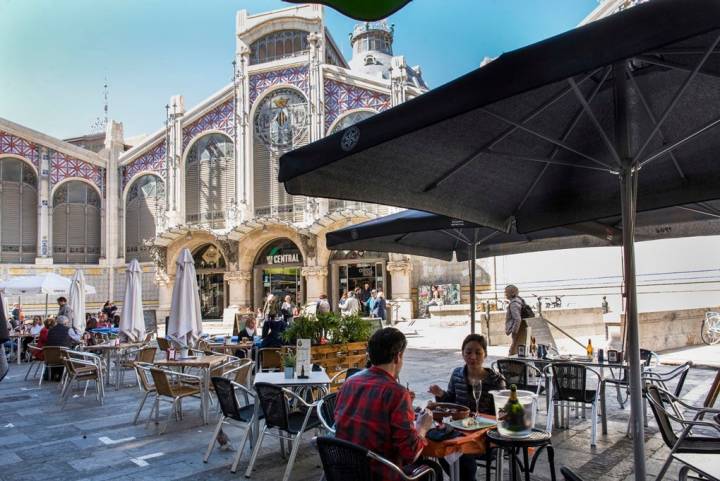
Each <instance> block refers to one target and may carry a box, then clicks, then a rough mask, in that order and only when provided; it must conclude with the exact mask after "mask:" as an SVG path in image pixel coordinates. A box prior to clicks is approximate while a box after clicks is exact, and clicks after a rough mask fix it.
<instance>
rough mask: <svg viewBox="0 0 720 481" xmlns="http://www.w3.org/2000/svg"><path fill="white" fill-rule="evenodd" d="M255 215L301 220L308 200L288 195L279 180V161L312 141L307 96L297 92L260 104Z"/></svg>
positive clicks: (277, 92) (255, 147) (282, 92)
mask: <svg viewBox="0 0 720 481" xmlns="http://www.w3.org/2000/svg"><path fill="white" fill-rule="evenodd" d="M253 127H254V131H255V142H253V177H254V179H253V182H254V196H253V198H254V201H255V215H257V216H265V217H267V216H272V217H278V218H280V219H282V220H286V221H291V222H293V221H301V220H303V215H304V205H305V204H304V200H303V199H302V198H299V197H294V196H291V195H290V194H288V193H287V192H285V188H284V187H283V186H282V184H280V183H278V181H277V174H278V159H279V158H280V156H281V155H282V154H283V153H285V152H287V151H289V150H292V149H294V148H296V147H299V146H301V145H303V144H306V143H307V141H308V138H309V128H308V108H307V101H306V100H305V97H304V96H303V95H302V94H301V93H300V92H299V91H297V90H294V89H288V88H283V89H278V90H275V91H274V92H272V93H270V94H269V95H267V96H266V97H265V98H263V99H262V100H261V101H260V104H259V106H258V108H257V111H256V113H255V118H254V122H253Z"/></svg>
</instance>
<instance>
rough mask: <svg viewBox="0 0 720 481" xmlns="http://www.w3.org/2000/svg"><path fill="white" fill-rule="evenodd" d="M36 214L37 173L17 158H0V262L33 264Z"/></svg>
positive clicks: (8, 156)
mask: <svg viewBox="0 0 720 481" xmlns="http://www.w3.org/2000/svg"><path fill="white" fill-rule="evenodd" d="M37 212H38V176H37V170H36V169H35V167H34V166H33V165H32V163H31V162H28V161H27V160H26V159H24V158H22V157H20V156H14V155H2V156H0V226H2V227H1V228H0V263H18V264H30V263H34V262H35V257H36V256H37V219H38V214H37Z"/></svg>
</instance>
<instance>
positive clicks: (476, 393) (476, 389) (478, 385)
mask: <svg viewBox="0 0 720 481" xmlns="http://www.w3.org/2000/svg"><path fill="white" fill-rule="evenodd" d="M472 392H473V397H474V398H475V414H478V413H479V412H480V396H482V381H476V382H474V383H473V384H472Z"/></svg>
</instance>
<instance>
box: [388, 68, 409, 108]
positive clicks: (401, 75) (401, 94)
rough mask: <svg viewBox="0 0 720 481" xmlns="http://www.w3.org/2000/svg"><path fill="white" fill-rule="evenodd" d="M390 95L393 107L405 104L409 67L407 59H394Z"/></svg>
mask: <svg viewBox="0 0 720 481" xmlns="http://www.w3.org/2000/svg"><path fill="white" fill-rule="evenodd" d="M390 65H391V66H390V94H391V101H392V105H393V107H394V106H396V105H400V104H401V103H403V102H405V99H406V95H405V84H406V82H407V65H406V64H405V57H403V56H402V55H399V56H397V57H393V58H392V60H391V64H390Z"/></svg>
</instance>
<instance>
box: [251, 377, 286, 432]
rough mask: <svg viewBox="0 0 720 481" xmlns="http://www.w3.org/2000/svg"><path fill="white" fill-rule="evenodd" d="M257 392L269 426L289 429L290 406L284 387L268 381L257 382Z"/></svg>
mask: <svg viewBox="0 0 720 481" xmlns="http://www.w3.org/2000/svg"><path fill="white" fill-rule="evenodd" d="M255 392H256V393H257V402H259V403H260V408H261V409H262V411H263V414H264V415H265V424H266V425H267V427H269V428H272V427H276V428H279V429H282V430H287V429H288V411H289V407H288V402H287V399H286V398H285V393H283V390H282V388H281V387H280V386H276V385H274V384H269V383H266V382H256V383H255Z"/></svg>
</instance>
